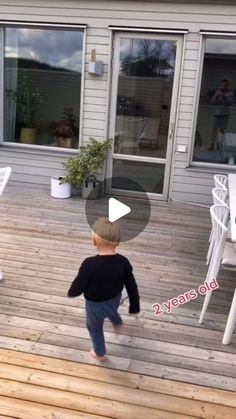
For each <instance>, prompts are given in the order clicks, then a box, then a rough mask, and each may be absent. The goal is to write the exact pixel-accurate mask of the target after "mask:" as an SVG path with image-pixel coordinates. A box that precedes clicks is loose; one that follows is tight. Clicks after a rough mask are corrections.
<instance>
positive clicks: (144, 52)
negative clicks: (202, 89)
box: [120, 38, 176, 66]
mask: <svg viewBox="0 0 236 419" xmlns="http://www.w3.org/2000/svg"><path fill="white" fill-rule="evenodd" d="M175 51H176V44H175V42H173V41H164V40H152V39H131V38H122V39H121V42H120V59H121V61H123V60H124V59H125V58H126V57H127V56H129V55H132V56H133V58H134V60H135V59H137V58H139V59H140V58H145V57H147V56H151V55H154V56H158V57H159V58H160V59H163V60H167V61H168V62H169V64H170V65H172V66H174V64H175Z"/></svg>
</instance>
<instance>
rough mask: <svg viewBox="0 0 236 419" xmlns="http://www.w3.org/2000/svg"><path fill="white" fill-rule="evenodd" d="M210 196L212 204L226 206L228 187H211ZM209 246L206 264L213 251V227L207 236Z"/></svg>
mask: <svg viewBox="0 0 236 419" xmlns="http://www.w3.org/2000/svg"><path fill="white" fill-rule="evenodd" d="M212 198H213V204H214V205H222V206H224V205H226V206H227V208H229V207H228V205H227V203H226V200H227V198H228V189H225V188H224V189H223V188H213V189H212ZM209 242H210V244H209V248H208V252H207V261H206V264H207V265H209V263H210V259H211V256H212V252H213V246H214V239H213V228H212V229H211V234H210V237H209Z"/></svg>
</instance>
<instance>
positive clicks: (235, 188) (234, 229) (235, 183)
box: [228, 173, 236, 242]
mask: <svg viewBox="0 0 236 419" xmlns="http://www.w3.org/2000/svg"><path fill="white" fill-rule="evenodd" d="M228 181H229V207H230V224H231V240H232V241H233V242H236V174H232V173H230V174H229V175H228Z"/></svg>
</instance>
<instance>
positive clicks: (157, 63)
mask: <svg viewBox="0 0 236 419" xmlns="http://www.w3.org/2000/svg"><path fill="white" fill-rule="evenodd" d="M175 57H176V42H175V41H168V40H165V39H162V40H155V39H148V38H147V39H139V38H121V40H120V68H119V79H118V92H117V108H116V127H115V149H114V151H115V153H118V154H131V155H140V156H149V157H159V158H165V157H166V148H167V137H168V126H169V117H170V107H171V99H172V87H173V79H174V72H175Z"/></svg>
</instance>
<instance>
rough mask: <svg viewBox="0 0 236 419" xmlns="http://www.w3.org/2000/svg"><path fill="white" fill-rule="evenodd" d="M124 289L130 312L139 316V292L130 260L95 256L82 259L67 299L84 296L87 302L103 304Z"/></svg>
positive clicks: (118, 256)
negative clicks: (102, 302)
mask: <svg viewBox="0 0 236 419" xmlns="http://www.w3.org/2000/svg"><path fill="white" fill-rule="evenodd" d="M124 286H125V288H126V290H127V293H128V296H129V301H130V307H129V312H130V313H138V312H139V311H140V306H139V293H138V287H137V284H136V281H135V278H134V275H133V269H132V266H131V264H130V262H129V260H128V259H127V258H126V257H124V256H122V255H120V254H116V255H102V256H101V255H96V256H92V257H89V258H87V259H85V260H84V261H83V262H82V264H81V266H80V269H79V272H78V275H77V276H76V277H75V279H74V281H73V282H72V284H71V286H70V288H69V290H68V297H77V296H79V295H81V294H84V297H85V299H86V300H89V301H106V300H110V299H111V298H114V297H117V296H118V295H119V294H120V293H121V291H122V289H123V287H124Z"/></svg>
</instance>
